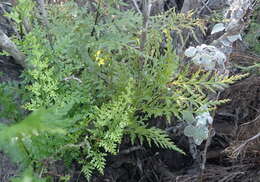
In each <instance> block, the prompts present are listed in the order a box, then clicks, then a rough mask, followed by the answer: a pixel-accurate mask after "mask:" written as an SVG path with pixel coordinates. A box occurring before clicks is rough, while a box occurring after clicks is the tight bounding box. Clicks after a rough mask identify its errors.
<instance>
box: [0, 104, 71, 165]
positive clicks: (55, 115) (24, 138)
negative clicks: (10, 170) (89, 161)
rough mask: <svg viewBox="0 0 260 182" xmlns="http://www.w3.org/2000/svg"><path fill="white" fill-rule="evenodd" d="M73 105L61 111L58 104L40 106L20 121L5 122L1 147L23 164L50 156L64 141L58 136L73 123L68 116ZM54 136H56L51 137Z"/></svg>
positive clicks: (1, 130)
mask: <svg viewBox="0 0 260 182" xmlns="http://www.w3.org/2000/svg"><path fill="white" fill-rule="evenodd" d="M70 108H71V104H68V105H67V106H66V107H64V108H62V109H61V108H59V110H57V108H56V107H52V108H50V109H48V110H45V109H40V110H37V111H35V112H33V113H32V114H31V115H29V116H28V117H27V118H25V119H24V120H23V121H21V122H19V123H17V124H13V125H11V126H7V125H3V124H2V125H1V127H0V149H2V150H4V151H5V152H6V153H7V154H9V155H10V156H11V159H12V160H13V161H15V162H20V163H22V164H23V166H28V165H30V164H31V163H32V162H33V160H39V159H42V158H44V157H48V156H50V154H52V152H53V151H54V150H55V147H58V145H59V144H60V143H59V142H58V139H61V138H62V136H63V137H64V135H65V133H66V127H68V126H70V125H71V123H72V120H71V119H69V118H64V115H66V114H67V112H68V110H69V109H70ZM53 135H55V138H54V139H52V140H50V139H51V138H52V136H53Z"/></svg>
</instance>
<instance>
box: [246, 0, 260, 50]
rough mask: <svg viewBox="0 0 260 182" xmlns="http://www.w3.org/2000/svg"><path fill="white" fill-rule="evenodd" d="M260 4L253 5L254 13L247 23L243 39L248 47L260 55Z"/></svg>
mask: <svg viewBox="0 0 260 182" xmlns="http://www.w3.org/2000/svg"><path fill="white" fill-rule="evenodd" d="M259 20H260V5H259V3H258V5H257V6H256V7H255V13H254V15H253V18H252V20H251V23H250V25H249V29H248V32H247V34H246V35H245V40H246V42H247V43H248V45H249V47H250V49H251V50H252V51H254V52H255V53H256V54H258V55H260V31H259V30H260V23H259Z"/></svg>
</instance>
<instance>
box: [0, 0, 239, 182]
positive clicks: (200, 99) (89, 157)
mask: <svg viewBox="0 0 260 182" xmlns="http://www.w3.org/2000/svg"><path fill="white" fill-rule="evenodd" d="M26 2H28V3H29V0H27V1H26ZM115 3H117V2H115V1H112V0H111V1H99V2H97V3H94V4H93V5H94V8H95V11H91V10H90V9H88V8H80V7H78V6H77V5H76V4H74V3H65V4H63V5H53V6H52V7H49V11H48V12H49V22H50V24H49V25H48V28H46V27H44V26H43V25H41V24H39V23H37V22H36V21H35V22H32V24H33V29H32V31H31V32H28V33H27V34H26V35H25V36H24V37H23V39H22V40H17V41H16V42H17V44H18V46H19V48H20V49H21V50H22V51H23V52H24V53H25V54H26V55H27V58H26V62H27V64H28V65H29V67H28V68H27V69H26V70H24V72H23V75H22V77H23V82H22V86H23V88H22V89H24V94H23V98H24V107H25V108H26V109H27V110H29V111H33V113H32V115H30V116H29V117H28V118H26V119H25V120H23V121H21V122H20V123H18V124H16V125H14V126H9V127H7V126H4V127H5V130H1V133H0V136H2V137H0V144H2V145H0V147H1V148H4V149H5V151H7V152H9V154H10V155H12V156H17V158H14V159H17V160H18V159H20V160H19V161H26V162H24V163H25V166H28V165H34V166H43V167H44V164H43V163H42V162H41V161H42V159H48V158H52V159H55V160H58V159H62V160H64V161H65V163H66V164H67V165H68V166H70V164H71V163H72V162H77V163H78V164H79V165H80V166H81V167H82V172H83V173H84V174H85V176H86V178H87V179H90V177H91V175H92V173H93V171H95V170H97V171H99V172H100V173H102V172H103V170H104V168H105V165H106V156H108V154H113V155H114V154H117V153H118V150H119V145H120V144H121V142H122V138H123V137H124V136H126V137H130V138H131V141H132V143H133V144H134V143H135V142H137V140H138V139H139V141H140V143H141V144H143V143H144V142H146V143H148V144H149V146H153V145H155V146H158V147H161V148H167V149H172V150H176V151H178V152H181V153H183V151H182V150H181V149H179V148H178V147H177V146H175V145H174V143H173V142H172V141H171V140H170V138H169V137H168V136H167V134H166V132H165V131H163V130H161V129H158V128H155V127H148V126H149V119H150V118H152V117H157V116H162V117H165V118H167V120H168V121H169V122H171V121H172V118H173V117H177V118H179V119H181V118H182V113H183V111H185V110H188V109H189V110H191V111H192V113H194V114H199V113H202V112H205V108H209V109H206V110H210V109H212V108H214V106H215V105H217V104H219V103H221V101H209V100H208V98H207V93H208V90H211V91H215V90H218V89H221V88H223V87H225V86H226V85H227V84H229V83H232V82H234V81H235V80H237V79H239V78H240V77H231V78H226V77H220V76H218V75H217V74H214V73H212V74H210V73H207V72H205V71H203V70H198V71H197V72H196V73H193V74H192V73H190V72H189V68H190V67H189V66H183V65H182V64H181V63H180V58H179V57H178V56H177V55H176V54H175V52H174V50H172V45H171V42H172V38H171V36H170V31H171V30H178V31H180V30H181V29H183V28H187V29H188V30H192V28H195V27H198V26H199V27H200V28H202V24H201V21H200V20H197V19H192V17H191V16H187V17H186V16H184V15H177V14H173V13H174V12H173V11H169V12H167V13H166V14H162V15H160V17H156V18H155V19H154V20H153V21H151V22H150V24H149V28H148V30H147V32H146V34H147V41H146V42H143V43H144V45H145V47H144V49H141V42H140V41H142V40H141V39H140V35H141V33H142V28H141V26H142V17H141V16H140V15H139V14H136V13H135V12H133V11H132V10H128V11H124V12H122V11H120V10H119V9H118V8H117V6H116V5H117V4H115ZM18 6H19V4H18ZM182 19H184V20H185V21H183V22H182V21H181V20H182ZM165 20H169V21H171V24H170V26H169V27H161V26H160V25H162V23H165V22H163V21H165ZM163 36H165V37H166V46H165V47H164V50H162V46H161V39H162V37H163ZM182 39H183V38H182ZM182 42H184V40H183V41H182ZM183 67H184V68H183ZM212 75H213V76H212ZM202 108H204V109H202ZM45 109H46V110H45ZM53 110H54V111H55V112H54V111H53ZM7 131H8V132H7ZM25 131H30V132H25ZM35 131H36V134H35ZM61 131H62V132H61ZM3 139H4V140H3ZM13 139H16V140H13ZM50 139H51V140H50ZM2 140H3V141H2ZM4 141H14V142H13V145H5V144H6V143H5V142H4ZM43 146H44V147H43ZM6 147H7V148H6ZM9 147H11V148H12V147H16V150H15V153H13V152H11V151H12V150H10V148H9ZM47 149H48V150H47ZM36 171H37V170H36Z"/></svg>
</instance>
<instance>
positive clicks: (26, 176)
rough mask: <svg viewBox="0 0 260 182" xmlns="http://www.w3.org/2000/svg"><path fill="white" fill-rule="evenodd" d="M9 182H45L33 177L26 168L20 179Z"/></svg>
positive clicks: (31, 171)
mask: <svg viewBox="0 0 260 182" xmlns="http://www.w3.org/2000/svg"><path fill="white" fill-rule="evenodd" d="M11 182H46V180H45V179H42V178H39V177H37V176H35V175H34V173H33V170H32V169H31V168H28V169H26V170H25V171H24V172H23V173H22V175H21V177H16V178H12V180H11Z"/></svg>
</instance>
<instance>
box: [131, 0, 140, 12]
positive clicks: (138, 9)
mask: <svg viewBox="0 0 260 182" xmlns="http://www.w3.org/2000/svg"><path fill="white" fill-rule="evenodd" d="M132 2H133V3H134V5H135V8H136V10H137V11H138V13H140V14H142V11H141V10H140V8H139V6H138V4H137V2H136V0H132Z"/></svg>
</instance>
